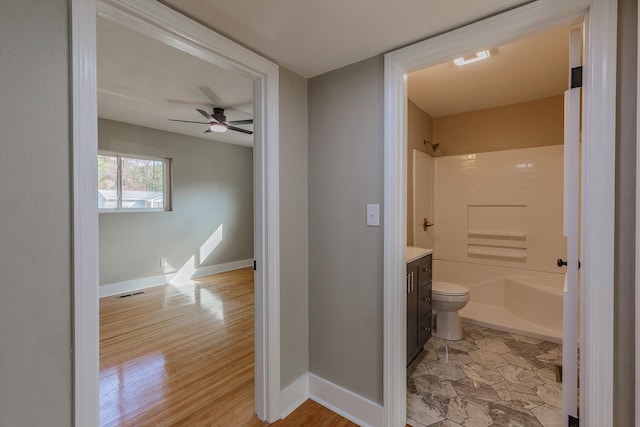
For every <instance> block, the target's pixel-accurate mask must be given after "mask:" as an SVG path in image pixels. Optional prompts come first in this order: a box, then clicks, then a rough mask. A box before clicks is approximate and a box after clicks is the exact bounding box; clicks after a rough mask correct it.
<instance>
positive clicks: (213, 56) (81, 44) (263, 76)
mask: <svg viewBox="0 0 640 427" xmlns="http://www.w3.org/2000/svg"><path fill="white" fill-rule="evenodd" d="M70 4H71V10H70V13H71V14H70V25H71V82H72V83H71V84H72V87H71V98H72V156H73V158H72V174H73V254H72V255H73V294H72V298H73V374H74V379H73V384H74V385H73V387H74V389H73V419H74V425H76V426H83V427H84V426H97V425H98V423H99V377H98V371H99V328H98V326H99V320H98V211H97V204H96V202H95V195H96V193H97V166H96V156H97V148H98V141H97V116H98V115H97V102H96V100H97V86H96V13H98V14H100V16H102V17H105V18H106V19H108V20H111V21H112V22H116V23H118V24H120V25H124V26H126V27H129V28H132V29H134V30H135V31H138V32H141V33H143V34H145V35H146V36H149V37H151V38H154V39H156V40H158V41H160V42H162V43H166V44H168V45H170V46H172V47H175V48H177V49H180V50H182V51H184V52H187V53H189V54H191V55H194V56H197V57H198V58H200V59H202V60H204V61H208V62H211V63H212V64H215V65H218V66H221V67H224V68H226V69H228V70H230V71H233V72H237V73H241V74H242V75H244V76H246V77H248V78H250V79H252V80H253V81H254V180H255V182H254V186H255V187H254V188H255V190H254V206H255V215H254V228H255V229H254V236H255V238H254V256H255V259H256V261H257V265H258V269H257V271H256V272H255V276H254V277H255V279H254V280H255V362H256V376H255V385H256V390H255V401H256V406H255V410H256V414H257V415H258V417H259V418H260V419H263V420H267V421H269V422H273V421H275V420H277V419H278V418H280V240H279V235H280V234H279V233H280V232H279V229H280V227H279V218H280V214H279V170H278V169H279V165H278V161H279V138H278V132H279V128H278V126H279V124H278V120H279V119H278V114H279V100H278V82H279V80H278V79H279V77H278V74H279V69H278V66H277V65H276V64H274V63H272V62H270V61H268V60H266V59H265V58H263V57H261V56H259V55H257V54H255V53H254V52H251V51H249V50H248V49H246V48H244V47H242V46H240V45H238V44H236V43H234V42H233V41H231V40H229V39H227V38H225V37H223V36H221V35H219V34H217V33H215V32H214V31H212V30H210V29H208V28H206V27H204V26H202V25H200V24H198V23H196V22H195V21H193V20H191V19H189V18H187V17H185V16H183V15H181V14H179V13H177V12H175V11H173V10H172V9H170V8H168V7H166V6H164V5H162V4H160V3H158V2H149V1H146V0H71V3H70Z"/></svg>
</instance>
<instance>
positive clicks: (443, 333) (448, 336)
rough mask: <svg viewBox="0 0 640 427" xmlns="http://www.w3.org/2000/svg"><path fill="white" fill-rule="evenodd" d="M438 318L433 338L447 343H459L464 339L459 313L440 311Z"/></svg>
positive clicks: (437, 314)
mask: <svg viewBox="0 0 640 427" xmlns="http://www.w3.org/2000/svg"><path fill="white" fill-rule="evenodd" d="M434 316H436V320H435V322H434V323H435V325H436V328H435V329H434V330H433V336H434V337H436V338H440V339H443V340H447V341H459V340H461V339H462V325H461V324H460V315H459V314H458V311H457V310H456V311H439V312H437V313H434Z"/></svg>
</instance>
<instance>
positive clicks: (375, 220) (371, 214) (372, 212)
mask: <svg viewBox="0 0 640 427" xmlns="http://www.w3.org/2000/svg"><path fill="white" fill-rule="evenodd" d="M367 225H368V226H370V227H380V205H378V204H374V205H367Z"/></svg>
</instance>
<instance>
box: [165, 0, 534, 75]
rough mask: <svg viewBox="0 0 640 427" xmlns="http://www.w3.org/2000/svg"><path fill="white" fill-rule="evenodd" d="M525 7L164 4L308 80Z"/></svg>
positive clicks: (505, 2) (510, 0) (411, 0)
mask: <svg viewBox="0 0 640 427" xmlns="http://www.w3.org/2000/svg"><path fill="white" fill-rule="evenodd" d="M526 2H527V1H524V0H483V1H477V0H447V1H442V0H401V1H389V0H347V1H345V0H322V1H301V0H297V1H296V0H269V1H255V0H191V1H184V0H161V3H164V4H166V5H168V6H170V7H172V8H174V9H175V10H178V11H180V12H181V13H183V14H184V15H187V16H189V17H191V18H192V19H194V20H196V21H198V22H200V23H202V24H204V25H206V26H207V27H209V28H212V29H214V30H215V31H217V32H218V33H221V34H223V35H225V36H227V37H229V38H231V39H233V40H235V41H237V42H238V43H240V44H242V45H244V46H246V47H248V48H249V49H252V50H254V51H256V52H258V53H260V54H262V55H263V56H266V57H267V58H269V59H271V60H272V61H274V62H276V63H277V64H279V65H282V66H284V67H286V68H288V69H290V70H291V71H294V72H296V73H297V74H300V75H301V76H303V77H307V78H309V77H313V76H317V75H319V74H323V73H326V72H327V71H331V70H334V69H336V68H340V67H343V66H345V65H349V64H352V63H354V62H357V61H360V60H363V59H366V58H369V57H371V56H374V55H378V54H380V53H383V52H388V51H390V50H394V49H396V48H399V47H402V46H405V45H407V44H411V43H413V42H415V41H418V40H422V39H425V38H427V37H429V36H432V35H434V34H438V33H441V32H444V31H446V30H449V29H452V28H455V27H459V26H461V25H463V24H466V23H469V22H471V21H474V20H477V19H478V18H481V17H484V16H487V15H491V14H494V13H496V12H499V11H502V10H504V9H507V8H511V7H513V6H516V5H519V4H523V3H526Z"/></svg>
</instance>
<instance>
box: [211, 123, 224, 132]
mask: <svg viewBox="0 0 640 427" xmlns="http://www.w3.org/2000/svg"><path fill="white" fill-rule="evenodd" d="M209 129H210V130H211V131H212V132H226V131H227V127H226V126H225V125H224V124H222V123H213V124H212V125H211V127H210V128H209Z"/></svg>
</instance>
